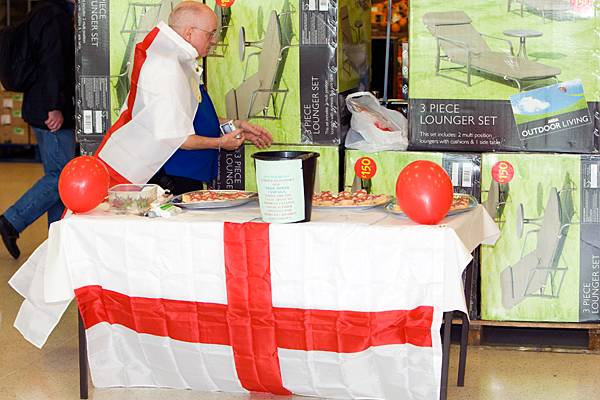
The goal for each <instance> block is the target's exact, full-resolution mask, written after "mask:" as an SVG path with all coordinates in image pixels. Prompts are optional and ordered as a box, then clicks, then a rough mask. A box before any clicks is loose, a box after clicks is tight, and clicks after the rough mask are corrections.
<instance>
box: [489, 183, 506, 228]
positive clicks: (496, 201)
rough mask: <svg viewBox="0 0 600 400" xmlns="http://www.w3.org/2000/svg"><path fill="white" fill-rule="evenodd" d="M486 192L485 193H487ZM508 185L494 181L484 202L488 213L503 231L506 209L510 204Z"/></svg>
mask: <svg viewBox="0 0 600 400" xmlns="http://www.w3.org/2000/svg"><path fill="white" fill-rule="evenodd" d="M485 192H486V191H484V193H485ZM508 192H509V186H508V183H498V182H496V181H495V180H493V179H492V182H491V183H490V188H489V189H488V190H487V194H488V196H487V199H486V200H485V202H483V207H484V208H485V210H486V211H487V212H488V214H489V215H490V217H492V219H493V220H494V221H495V222H496V223H497V224H498V225H499V227H500V229H502V225H504V222H505V220H503V219H502V216H503V214H504V208H505V206H506V203H507V202H508Z"/></svg>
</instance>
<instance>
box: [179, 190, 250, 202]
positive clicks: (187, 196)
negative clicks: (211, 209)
mask: <svg viewBox="0 0 600 400" xmlns="http://www.w3.org/2000/svg"><path fill="white" fill-rule="evenodd" d="M255 195H256V193H254V192H245V191H243V190H196V191H195V192H188V193H184V194H182V195H181V202H182V203H201V202H208V201H210V202H212V201H231V200H241V199H247V198H250V197H253V196H255Z"/></svg>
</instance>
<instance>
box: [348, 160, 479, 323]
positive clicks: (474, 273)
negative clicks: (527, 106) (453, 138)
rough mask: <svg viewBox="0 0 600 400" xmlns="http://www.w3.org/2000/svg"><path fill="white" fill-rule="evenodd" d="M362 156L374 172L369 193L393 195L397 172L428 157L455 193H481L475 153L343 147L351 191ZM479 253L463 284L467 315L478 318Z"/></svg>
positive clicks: (467, 271)
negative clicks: (443, 171) (450, 184)
mask: <svg viewBox="0 0 600 400" xmlns="http://www.w3.org/2000/svg"><path fill="white" fill-rule="evenodd" d="M361 157H369V158H371V159H372V160H373V161H374V162H375V165H376V168H377V172H376V174H375V176H374V177H373V178H372V179H371V192H372V193H377V194H379V193H383V194H387V195H390V196H395V195H396V180H397V178H398V175H399V174H400V171H402V169H403V168H404V167H406V166H407V165H408V164H410V163H411V162H413V161H417V160H428V161H432V162H435V163H437V164H439V165H440V166H442V167H443V168H444V169H445V170H446V172H448V175H449V176H450V178H451V180H452V186H454V192H456V193H465V194H470V195H472V196H473V197H475V198H476V199H479V196H480V193H481V185H480V182H481V177H480V168H481V155H480V154H476V153H442V152H437V153H434V152H416V151H411V152H405V151H383V152H379V153H365V152H363V151H359V150H346V172H345V177H344V186H345V188H346V190H350V187H351V186H352V184H353V181H354V179H355V172H354V165H355V163H356V162H357V161H358V160H359V159H360V158H361ZM478 277H479V252H478V251H475V252H474V253H473V261H472V262H471V263H470V264H469V266H468V267H467V268H466V269H465V273H464V275H463V283H464V288H465V298H466V300H467V308H468V310H469V317H470V318H478V317H479V284H478Z"/></svg>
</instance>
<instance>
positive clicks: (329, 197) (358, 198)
mask: <svg viewBox="0 0 600 400" xmlns="http://www.w3.org/2000/svg"><path fill="white" fill-rule="evenodd" d="M389 199H390V198H389V196H387V195H385V194H368V193H367V192H366V191H365V190H359V191H358V192H354V193H352V192H346V191H344V192H339V193H332V192H329V191H326V192H320V193H315V194H314V195H313V201H312V204H313V206H315V207H360V206H378V205H382V204H385V203H387V202H388V201H389Z"/></svg>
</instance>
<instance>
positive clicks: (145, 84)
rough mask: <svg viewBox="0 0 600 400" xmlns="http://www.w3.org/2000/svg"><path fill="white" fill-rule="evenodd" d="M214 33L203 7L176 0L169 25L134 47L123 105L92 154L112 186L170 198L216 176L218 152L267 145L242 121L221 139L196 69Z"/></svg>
mask: <svg viewBox="0 0 600 400" xmlns="http://www.w3.org/2000/svg"><path fill="white" fill-rule="evenodd" d="M218 34H219V27H218V21H217V17H216V15H215V13H214V12H213V11H212V10H211V9H210V8H209V7H207V6H206V5H204V4H202V3H198V2H195V1H183V2H181V3H179V4H178V5H177V6H176V7H175V8H174V9H173V11H172V12H171V15H170V16H169V24H168V25H167V24H165V23H164V22H160V23H159V24H158V25H157V26H156V27H155V28H154V29H153V30H152V31H151V32H150V33H149V34H148V35H147V36H146V37H145V38H144V40H143V41H142V42H141V43H139V44H138V45H137V46H136V50H135V57H134V65H133V71H132V76H131V89H130V92H129V96H128V98H127V104H126V105H125V106H124V109H123V111H122V113H121V115H120V116H119V119H118V120H117V122H116V123H115V124H114V125H113V126H112V127H111V129H110V130H109V132H108V133H107V135H106V137H105V138H104V141H103V142H102V144H101V145H100V148H99V150H98V152H97V155H98V157H99V158H100V159H101V160H103V161H104V162H105V163H106V164H107V166H108V167H109V171H110V173H111V178H112V183H125V182H134V183H145V182H148V181H151V182H154V183H159V184H161V185H162V186H165V187H166V188H168V189H170V190H171V191H172V192H173V193H176V194H177V193H182V192H185V191H190V190H195V189H199V188H202V187H203V184H204V183H205V182H210V181H212V180H213V179H214V178H215V177H216V173H217V156H218V152H219V150H220V149H225V150H234V149H237V148H238V147H239V146H241V145H242V143H243V142H244V140H246V139H247V140H249V141H251V142H252V143H254V144H256V145H257V146H258V147H260V148H264V147H268V146H270V145H271V142H272V137H271V135H270V133H269V132H268V131H266V130H265V129H264V128H261V127H258V126H255V125H252V124H250V123H248V122H246V121H234V125H235V126H236V128H237V129H236V130H235V131H233V132H231V133H227V134H224V135H221V132H220V128H219V125H220V122H222V120H219V118H218V117H217V114H216V112H215V109H214V107H213V104H212V102H211V100H210V97H209V96H208V93H207V92H206V90H205V89H204V86H203V85H202V84H201V75H202V69H201V67H200V66H199V65H198V63H197V59H198V57H206V56H207V55H208V54H209V52H210V50H211V48H212V47H213V46H214V45H215V44H216V43H217V41H218ZM192 133H193V134H192Z"/></svg>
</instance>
